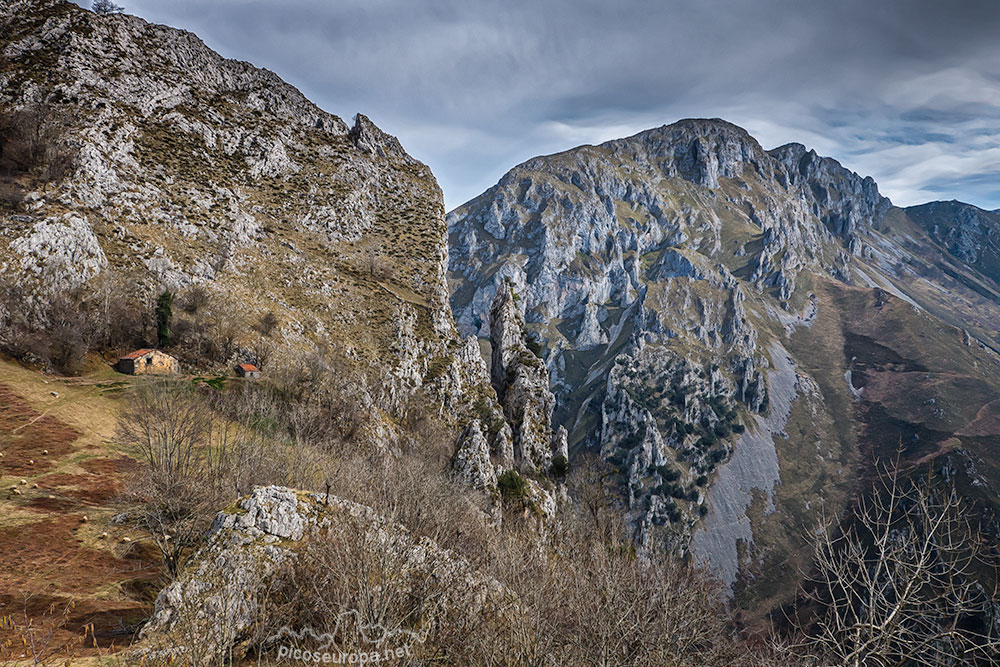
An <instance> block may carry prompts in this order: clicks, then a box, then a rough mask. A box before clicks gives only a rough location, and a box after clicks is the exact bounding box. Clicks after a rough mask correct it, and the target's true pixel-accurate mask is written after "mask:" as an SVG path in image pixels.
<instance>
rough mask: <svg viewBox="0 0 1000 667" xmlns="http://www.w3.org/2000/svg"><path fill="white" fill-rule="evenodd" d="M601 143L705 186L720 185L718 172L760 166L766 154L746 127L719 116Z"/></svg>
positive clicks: (735, 175)
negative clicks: (630, 153) (649, 161)
mask: <svg viewBox="0 0 1000 667" xmlns="http://www.w3.org/2000/svg"><path fill="white" fill-rule="evenodd" d="M604 146H606V147H608V148H610V149H611V150H615V151H621V152H624V153H628V152H632V154H633V156H634V157H637V158H639V159H643V158H645V159H648V160H651V161H653V162H654V163H655V164H657V165H658V166H659V167H660V168H661V169H662V172H663V175H664V176H666V177H668V178H669V177H674V176H680V177H682V178H684V179H687V180H689V181H691V182H692V183H695V184H697V185H699V186H702V187H706V188H717V187H719V177H720V176H721V177H724V178H739V177H740V176H741V175H742V174H743V170H744V169H745V168H747V167H750V168H753V169H759V168H760V167H761V163H762V159H763V158H764V157H765V155H764V151H763V149H761V147H760V144H758V143H757V141H756V139H754V138H753V137H751V136H750V135H749V134H748V133H747V131H746V130H744V129H743V128H741V127H738V126H736V125H733V124H732V123H729V122H726V121H724V120H721V119H718V118H713V119H702V118H690V119H685V120H680V121H677V122H676V123H672V124H670V125H664V126H662V127H658V128H655V129H652V130H647V131H645V132H640V133H639V134H636V135H634V136H632V137H629V138H627V139H621V140H616V141H611V142H608V143H606V144H604Z"/></svg>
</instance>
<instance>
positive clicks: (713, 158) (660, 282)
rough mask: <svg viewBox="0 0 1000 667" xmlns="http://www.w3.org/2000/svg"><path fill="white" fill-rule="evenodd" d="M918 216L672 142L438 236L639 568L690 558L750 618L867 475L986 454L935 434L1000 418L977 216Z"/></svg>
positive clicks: (541, 170) (699, 143)
mask: <svg viewBox="0 0 1000 667" xmlns="http://www.w3.org/2000/svg"><path fill="white" fill-rule="evenodd" d="M921 213H922V212H921V211H915V210H913V209H909V210H907V211H903V210H902V209H898V208H894V207H892V205H891V203H890V202H889V200H888V199H887V198H885V197H883V196H882V195H881V194H880V193H879V192H878V188H877V185H876V184H875V182H874V181H873V180H872V179H871V178H863V177H861V176H859V175H858V174H855V173H853V172H851V171H849V170H848V169H846V168H844V167H843V166H842V165H840V164H839V163H838V162H837V161H836V160H833V159H831V158H824V157H820V156H818V155H817V154H816V153H815V152H814V151H811V150H808V149H806V148H805V147H804V146H802V145H800V144H789V145H786V146H782V147H780V148H776V149H773V150H770V151H766V150H764V149H763V148H762V147H761V146H760V145H759V144H758V142H757V141H756V140H755V139H753V138H752V137H751V136H750V135H749V134H748V133H747V132H745V131H744V130H742V129H741V128H738V127H736V126H734V125H732V124H730V123H726V122H724V121H720V120H684V121H680V122H678V123H674V124H673V125H667V126H664V127H660V128H655V129H652V130H648V131H645V132H641V133H639V134H637V135H635V136H632V137H628V138H625V139H619V140H615V141H609V142H607V143H604V144H601V145H599V146H581V147H579V148H576V149H573V150H570V151H566V152H564V153H559V154H556V155H550V156H545V157H538V158H534V159H531V160H528V161H527V162H525V163H523V164H521V165H519V166H517V167H515V168H514V169H512V170H511V171H510V172H508V173H507V174H506V175H505V176H504V177H503V178H501V180H500V181H499V182H498V183H497V185H495V186H494V187H492V188H490V189H489V190H487V191H486V192H485V193H483V194H482V195H481V196H479V197H477V198H475V199H473V200H472V201H470V202H468V203H466V204H464V205H463V206H460V207H459V208H458V209H456V210H454V211H452V212H451V213H449V214H448V224H449V234H450V239H451V252H450V256H449V270H450V280H451V285H452V296H451V301H452V307H453V309H454V313H455V318H456V320H457V322H458V324H459V328H460V330H461V331H462V332H463V333H466V334H475V335H477V336H479V337H480V338H481V339H487V338H489V339H490V340H491V342H492V344H493V350H494V358H495V359H496V358H497V356H496V355H497V354H498V352H497V349H498V347H499V349H500V360H501V362H502V363H501V365H500V368H501V373H500V375H502V369H503V364H504V363H506V361H507V358H508V356H513V355H507V354H505V353H504V350H505V349H508V348H507V347H505V345H507V343H506V341H508V339H510V338H511V335H510V333H509V332H508V331H507V330H506V328H504V325H501V328H499V329H496V328H495V324H494V322H495V317H493V312H492V311H494V310H495V306H496V303H497V300H500V303H501V305H503V304H504V303H506V301H505V299H504V297H503V290H505V289H507V288H506V287H505V285H507V284H508V283H509V284H510V285H512V289H513V291H514V292H515V293H516V294H517V295H518V297H519V300H520V301H519V302H518V304H517V306H518V308H517V310H518V312H519V313H522V314H523V317H524V321H525V325H524V327H525V329H526V331H527V337H528V339H529V340H531V341H533V344H536V345H537V347H538V350H539V352H540V356H541V358H542V359H543V360H544V361H545V365H546V366H547V368H548V371H549V377H550V388H551V390H552V392H553V394H554V396H555V399H556V406H555V409H554V412H553V415H554V416H553V424H554V425H556V426H557V427H558V426H564V427H565V428H566V429H567V431H568V436H569V446H570V449H571V451H573V450H580V449H591V450H595V451H599V452H600V453H601V455H602V457H603V458H604V459H606V460H607V461H609V462H610V463H611V464H613V465H614V466H615V468H616V469H617V471H618V475H619V476H618V484H619V488H620V489H621V491H622V496H623V499H624V501H625V503H626V505H627V511H628V515H629V518H630V520H631V525H632V526H633V527H634V529H635V537H636V540H637V542H638V543H639V545H640V546H653V545H654V544H655V543H657V542H662V541H665V542H667V543H668V544H670V545H672V546H673V547H675V548H678V549H681V550H686V549H688V548H690V549H692V550H693V551H694V556H695V557H696V559H697V560H699V561H700V562H702V563H704V564H706V565H709V566H710V567H711V568H712V569H713V570H714V571H715V572H716V573H717V574H718V575H719V576H720V577H721V578H722V579H723V580H724V581H725V582H726V583H727V584H730V585H731V587H732V590H733V592H734V593H735V594H737V595H746V599H751V600H755V601H759V599H760V596H761V595H763V596H768V595H776V594H779V593H780V591H781V590H784V589H786V588H787V586H785V585H784V584H783V583H782V578H783V577H784V578H787V577H788V576H790V574H791V573H790V571H789V568H790V567H791V566H790V563H792V562H795V561H796V559H797V558H798V556H797V555H796V554H798V553H799V551H798V550H799V549H800V547H801V545H802V542H803V536H804V534H803V532H802V529H801V528H800V527H801V526H805V525H810V524H811V523H813V522H814V521H815V520H816V519H817V512H818V511H819V508H820V507H822V506H823V505H824V504H830V503H833V504H837V503H844V502H849V500H850V498H851V497H852V495H853V494H854V493H856V492H858V490H859V489H858V487H857V485H856V483H857V480H858V479H859V472H858V471H859V470H860V471H864V470H866V469H867V468H866V466H870V465H871V460H870V456H871V453H872V452H877V453H878V455H879V456H888V455H890V453H889V452H888V449H887V447H889V446H890V445H888V444H887V443H896V442H899V441H900V440H902V441H904V442H907V443H908V444H907V448H908V453H907V456H912V457H913V459H914V460H917V459H920V457H922V456H929V457H931V458H934V457H937V456H939V455H940V454H941V452H943V451H951V450H950V447H952V446H956V447H959V449H961V450H962V451H965V452H966V453H969V454H970V455H972V456H982V455H984V453H985V451H986V449H985V448H987V444H986V443H987V442H988V437H986V435H985V431H984V430H982V429H984V428H985V429H986V430H989V429H990V428H993V429H994V431H995V428H994V427H988V428H987V427H986V422H985V421H984V417H983V414H985V413H978V412H975V413H974V412H973V411H972V410H971V409H969V410H966V409H965V408H959V407H958V405H957V404H954V405H952V407H951V408H948V409H944V410H943V411H942V412H940V413H938V414H937V416H936V417H932V416H931V415H930V413H928V412H927V406H929V405H937V406H940V405H941V401H943V400H948V399H946V398H945V395H944V394H943V393H941V392H943V391H947V392H957V393H961V394H962V395H963V396H964V397H965V399H966V400H968V401H970V403H971V404H972V405H974V406H975V410H977V411H978V410H984V411H985V412H986V413H991V414H992V413H993V411H994V410H995V408H994V407H992V406H994V405H996V404H995V403H993V401H994V400H995V399H996V398H997V397H998V396H1000V385H998V383H997V381H996V379H995V378H994V377H991V375H990V374H991V373H993V372H994V370H995V369H998V368H1000V367H998V365H997V363H998V359H997V357H996V356H995V355H993V354H992V352H991V351H990V347H991V345H995V342H994V341H995V336H996V328H995V326H994V327H992V330H991V327H990V325H989V323H988V322H989V321H990V320H992V321H993V322H994V323H995V322H996V321H1000V296H998V294H1000V293H998V292H996V283H995V278H994V277H991V276H989V275H988V274H989V271H988V270H986V271H984V270H983V267H984V266H990V264H989V262H991V261H992V258H993V254H991V253H992V252H993V249H992V246H991V241H990V239H992V238H993V237H992V235H991V234H992V232H991V231H990V230H991V229H992V226H990V225H987V224H984V222H983V221H988V220H991V218H990V217H989V216H990V215H991V214H989V213H988V212H985V211H983V212H981V213H978V214H977V215H976V216H975V220H973V216H970V215H965V216H964V217H963V216H962V215H961V214H957V215H954V216H952V220H953V222H947V223H946V222H945V221H943V220H942V216H941V215H938V216H936V220H937V222H936V223H933V224H932V223H930V222H928V221H927V220H925V219H923V218H921ZM925 217H926V216H925ZM935 224H936V225H937V226H936V227H935ZM935 239H936V240H935ZM946 294H947V295H949V296H948V297H946V296H945V295H946ZM963 329H967V331H966V332H964V333H963ZM917 341H923V344H922V345H921V344H919V343H917ZM498 343H499V345H498ZM932 350H934V351H933V352H932ZM494 368H495V369H496V368H497V364H496V363H494ZM918 369H920V372H923V373H924V375H923V376H921V377H922V378H923V380H922V381H923V382H925V383H926V382H930V384H928V385H926V387H930V386H933V387H936V388H935V389H927V388H925V389H923V390H921V392H919V393H920V397H919V398H918V396H917V394H914V393H913V392H912V389H913V385H912V384H911V382H916V381H917V378H916V376H907V374H908V373H914V372H917V371H918ZM872 373H874V375H871V374H872ZM875 376H878V378H879V379H878V380H877V381H876V382H875V384H871V383H870V382H869V378H870V377H875ZM904 376H906V377H904ZM890 378H892V379H890ZM960 378H961V379H960ZM497 380H498V375H497V374H496V373H494V375H493V381H494V386H496V384H497ZM959 386H963V387H965V389H961V390H960V389H959ZM973 386H974V387H976V389H971V388H972V387H973ZM904 387H909V389H905V388H904ZM945 387H948V388H949V389H947V390H945ZM927 392H930V393H933V394H934V396H933V397H932V396H930V394H927ZM924 394H927V395H924ZM920 401H932V402H931V403H927V404H926V405H924V404H920ZM887 413H888V414H891V418H887V416H886V415H887ZM977 414H978V415H979V416H976V415H977ZM928 420H930V421H928ZM990 423H992V422H990ZM972 424H976V426H975V427H973V426H972ZM970 429H971V430H970ZM991 432H992V431H991ZM955 434H964V435H961V436H960V437H959V439H958V440H951V439H949V438H952V437H953V436H954V435H955ZM991 437H992V436H991ZM984 438H985V439H984ZM945 443H949V444H945ZM862 452H868V454H867V456H868V457H869V458H867V459H866V458H865V456H866V455H863V454H862ZM975 452H978V454H977V453H975ZM946 458H947V457H946V456H944V457H942V458H938V459H936V460H937V462H938V465H942V466H951V465H952V464H951V463H947V462H946ZM861 474H862V475H863V474H864V473H863V472H862V473H861ZM976 488H978V487H976V485H975V484H972V483H970V486H969V493H970V497H972V496H975V497H977V498H979V499H980V501H983V502H992V501H986V500H985V499H986V497H985V496H981V495H978V491H976ZM754 604H756V602H755V603H754Z"/></svg>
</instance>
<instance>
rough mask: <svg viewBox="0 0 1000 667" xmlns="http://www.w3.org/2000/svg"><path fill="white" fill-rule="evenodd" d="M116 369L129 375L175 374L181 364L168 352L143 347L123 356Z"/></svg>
mask: <svg viewBox="0 0 1000 667" xmlns="http://www.w3.org/2000/svg"><path fill="white" fill-rule="evenodd" d="M115 369H116V370H117V371H118V372H119V373H126V374H128V375H174V374H176V373H177V372H178V371H179V370H180V365H179V364H178V363H177V360H176V359H174V358H173V357H171V356H170V355H169V354H167V353H166V352H160V351H159V350H147V349H142V350H136V351H135V352H131V353H129V354H126V355H125V356H123V357H121V358H120V359H119V360H118V363H117V364H115Z"/></svg>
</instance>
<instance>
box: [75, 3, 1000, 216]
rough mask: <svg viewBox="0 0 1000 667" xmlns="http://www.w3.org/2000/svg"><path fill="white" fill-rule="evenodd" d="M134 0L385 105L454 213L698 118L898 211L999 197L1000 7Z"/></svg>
mask: <svg viewBox="0 0 1000 667" xmlns="http://www.w3.org/2000/svg"><path fill="white" fill-rule="evenodd" d="M79 4H82V5H85V6H89V4H90V2H89V1H88V0H79ZM121 4H124V5H125V8H126V10H127V11H128V12H129V13H132V14H136V15H139V16H142V17H143V18H145V19H147V20H149V21H154V22H157V23H166V24H168V25H172V26H176V27H180V28H185V29H187V30H191V31H193V32H195V33H197V34H198V35H199V36H200V37H201V38H202V39H204V40H205V42H206V43H208V45H209V46H211V47H212V48H214V49H216V50H217V51H219V52H221V53H222V54H223V55H225V56H229V57H234V58H240V59H243V60H248V61H250V62H252V63H254V64H255V65H258V66H261V67H267V68H268V69H271V70H273V71H275V72H277V73H278V74H279V75H281V76H282V77H283V78H284V79H286V80H287V81H289V82H290V83H292V84H294V85H296V86H297V87H298V88H300V89H301V90H302V91H303V92H304V93H305V94H306V95H307V96H308V97H310V98H311V99H312V100H314V101H315V102H316V103H317V104H319V105H320V106H321V107H323V108H324V109H326V110H327V111H330V112H331V113H334V114H337V115H339V116H341V117H343V118H344V119H345V120H348V122H349V121H350V119H351V117H353V115H354V114H355V113H356V112H358V111H360V112H362V113H364V114H366V115H368V116H369V117H371V118H372V120H373V121H375V123H376V124H377V125H379V126H380V127H382V128H383V129H384V130H386V131H387V132H390V133H392V134H394V135H396V136H398V137H399V138H400V140H401V141H402V143H403V146H404V147H405V148H406V149H407V150H408V151H409V152H410V153H411V154H413V155H414V156H416V157H417V158H419V159H421V160H423V161H424V162H427V163H428V164H429V165H430V166H431V168H432V169H433V170H434V173H435V175H436V176H437V178H438V180H439V181H440V183H441V186H442V188H443V189H444V192H445V203H446V205H447V207H448V208H449V209H451V208H453V207H455V206H457V205H459V204H461V203H463V202H464V201H466V200H467V199H470V198H472V197H474V196H476V195H477V194H479V193H480V192H482V191H483V190H485V189H486V188H488V187H489V186H490V185H492V184H493V183H495V182H496V181H497V180H498V179H499V177H500V176H502V175H503V173H504V172H506V171H507V170H508V169H509V168H510V167H512V166H514V165H515V164H517V163H519V162H522V161H524V160H525V159H527V158H529V157H532V156H535V155H539V154H545V153H553V152H556V151H560V150H564V149H567V148H571V147H573V146H577V145H579V144H583V143H598V142H601V141H604V140H607V139H612V138H617V137H621V136H627V135H629V134H633V133H635V132H638V131H641V130H644V129H647V128H650V127H655V126H658V125H663V124H666V123H671V122H673V121H675V120H678V119H680V118H686V117H720V118H725V119H726V120H729V121H732V122H734V123H736V124H738V125H741V126H743V127H745V128H746V129H747V130H749V131H750V132H751V134H753V135H754V136H755V137H757V139H758V140H760V142H761V143H762V144H763V145H764V147H765V148H773V147H775V146H778V145H780V144H783V143H787V142H789V141H798V142H801V143H804V144H806V145H807V146H810V147H812V148H815V149H816V150H817V151H818V152H819V153H820V154H822V155H829V156H831V157H835V158H837V159H839V160H840V161H841V162H842V163H843V164H844V165H845V166H847V167H849V168H851V169H853V170H855V171H858V172H860V173H861V174H864V175H871V176H873V177H874V178H875V179H876V180H877V181H878V183H879V186H880V188H881V190H882V192H883V193H884V194H886V195H887V196H889V197H890V198H891V199H892V200H893V202H894V203H896V204H899V205H910V204H917V203H923V202H925V201H928V200H932V199H960V200H963V201H967V202H970V203H974V204H977V205H979V206H982V207H984V208H989V209H995V208H998V207H1000V1H998V0H982V1H970V0H953V1H952V2H943V1H941V0H753V1H750V0H685V1H684V2H677V1H673V0H666V1H660V2H648V1H640V0H630V1H621V0H619V1H614V0H602V1H595V0H270V1H265V0H169V1H166V0H121Z"/></svg>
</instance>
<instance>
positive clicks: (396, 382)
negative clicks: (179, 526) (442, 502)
mask: <svg viewBox="0 0 1000 667" xmlns="http://www.w3.org/2000/svg"><path fill="white" fill-rule="evenodd" d="M0 55H2V57H0V61H2V63H3V66H2V67H0V112H2V113H4V114H7V113H22V112H32V113H33V112H34V111H33V110H35V109H39V108H40V109H42V110H43V114H44V118H43V120H44V121H45V123H46V127H53V128H58V137H57V138H55V139H53V141H54V142H55V144H56V145H58V146H59V147H63V148H64V149H65V150H67V151H71V152H72V155H73V156H74V162H75V169H74V170H73V171H72V174H71V175H70V176H67V177H65V178H62V179H61V180H53V181H50V182H34V181H33V182H27V181H25V183H24V187H25V188H27V192H25V196H24V202H23V203H22V204H21V209H22V210H20V211H17V212H9V211H0V280H2V281H3V282H4V283H5V284H8V285H11V286H17V287H18V288H19V289H21V290H22V292H23V293H24V294H25V295H27V297H28V298H30V299H31V300H32V302H35V303H37V302H40V301H42V302H44V301H45V300H46V299H47V298H49V296H50V295H51V294H54V293H59V292H65V291H67V290H70V289H73V288H78V287H80V288H83V290H84V291H86V290H87V289H88V288H90V287H92V286H93V285H94V284H96V281H98V280H101V281H105V282H102V284H116V285H123V286H127V287H128V289H129V290H134V291H136V292H137V294H138V297H139V298H140V300H141V301H144V302H147V303H150V302H152V300H153V295H154V294H155V293H157V292H158V291H159V290H162V289H163V288H169V289H172V290H174V291H178V292H180V293H182V294H183V292H184V291H185V290H187V289H189V288H191V287H192V286H195V285H198V286H201V287H203V288H205V289H207V290H208V292H209V293H210V294H212V295H213V296H214V297H216V298H217V299H219V300H220V301H221V303H223V304H225V312H226V317H227V318H228V322H227V324H229V325H231V327H232V328H233V329H234V330H235V331H238V332H240V331H242V332H243V333H242V334H239V335H238V336H237V339H236V341H235V342H236V348H237V351H238V349H239V347H240V346H243V347H244V348H248V346H250V345H252V341H253V340H254V334H252V332H251V330H250V329H251V326H252V325H253V324H255V323H256V322H257V321H258V320H259V318H260V317H261V315H262V314H263V313H266V312H272V313H274V314H275V315H276V317H277V321H278V322H279V323H280V326H279V327H278V328H277V329H276V330H275V332H274V336H275V337H276V338H277V339H278V340H279V341H280V343H281V344H282V346H283V349H282V351H283V352H299V351H301V352H303V353H310V351H311V350H314V349H316V348H317V347H320V348H324V349H328V350H334V351H335V352H336V353H337V356H338V358H340V359H342V360H343V363H344V364H346V365H347V366H348V368H349V370H350V371H351V374H352V375H353V376H356V377H357V378H358V381H357V382H356V388H357V394H358V395H359V400H360V402H361V403H362V404H364V405H367V406H370V407H372V408H375V409H372V410H370V411H369V412H370V414H372V415H378V414H379V412H380V411H384V412H387V413H390V414H392V413H398V411H399V410H400V409H401V408H402V406H405V405H406V403H407V401H408V400H410V398H411V397H412V396H413V395H414V393H415V392H417V391H418V390H426V391H427V392H429V393H430V394H431V395H433V396H434V397H435V402H436V403H439V404H441V405H442V406H443V409H442V416H444V417H446V418H448V419H450V420H454V421H455V422H456V426H459V427H461V426H464V424H465V423H467V421H468V419H469V418H470V417H469V415H468V414H467V413H468V408H469V406H472V405H475V404H476V403H477V401H479V400H480V399H482V400H492V399H489V393H490V392H489V384H488V382H489V380H488V375H486V374H484V372H483V368H482V366H481V364H477V363H475V360H474V359H473V356H478V353H476V354H475V355H472V356H470V355H469V354H468V353H467V352H468V350H466V349H465V348H463V342H462V341H461V339H460V338H459V337H458V335H457V334H456V330H455V326H454V322H453V319H452V316H451V312H450V307H449V304H448V289H447V284H446V268H447V266H446V264H447V252H448V251H447V231H446V225H445V221H444V211H443V206H442V197H441V191H440V189H439V188H438V185H437V183H436V182H435V179H434V177H433V175H432V174H431V172H430V170H429V169H428V168H427V166H426V165H424V164H422V163H420V162H418V161H417V160H415V159H413V158H412V157H411V156H409V155H408V154H407V153H406V152H405V151H404V150H403V148H402V146H400V144H399V142H398V141H397V140H396V139H395V138H393V137H391V136H389V135H388V134H386V133H385V132H383V131H382V130H380V129H379V128H378V127H376V126H375V125H374V124H373V123H372V122H371V121H370V120H369V119H368V118H366V117H365V116H363V115H360V114H359V115H358V116H357V117H356V118H355V119H354V122H353V124H352V125H349V124H347V123H345V122H344V121H343V120H341V119H340V118H339V117H337V116H334V115H332V114H330V113H327V112H325V111H323V110H322V109H320V108H318V107H317V106H316V105H314V104H313V103H312V102H310V101H309V100H307V99H306V98H305V97H304V96H303V95H302V94H301V93H300V92H299V91H298V90H296V89H295V88H294V87H292V86H290V85H289V84H287V83H285V82H284V81H282V80H281V79H280V78H279V77H278V76H277V75H275V74H274V73H272V72H269V71H266V70H262V69H258V68H256V67H253V66H252V65H250V64H248V63H245V62H238V61H234V60H227V59H225V58H223V57H221V56H220V55H219V54H217V53H215V52H213V51H212V50H211V49H209V48H208V47H207V46H205V44H204V43H202V41H201V40H200V39H198V38H197V37H196V36H195V35H192V34H190V33H187V32H184V31H181V30H176V29H173V28H169V27H166V26H159V25H152V24H149V23H146V22H145V21H143V20H141V19H139V18H136V17H133V16H128V15H124V14H118V15H110V16H98V15H95V14H93V13H91V12H88V11H86V10H84V9H81V8H80V7H79V6H78V5H76V4H72V3H70V2H65V1H64V0H14V1H13V2H5V3H2V4H0ZM123 289H124V288H123ZM115 296H116V297H120V296H123V295H122V294H116V295H115ZM128 296H131V294H129V295H128ZM2 325H3V322H2V321H0V332H2V329H3V326H2ZM0 335H2V333H0ZM473 348H475V343H473ZM237 356H238V354H236V353H234V356H233V358H234V359H236V357H237ZM275 356H277V357H283V356H284V355H283V354H277V355H275ZM345 370H347V369H345ZM370 426H371V428H370V429H369V431H368V432H369V433H370V434H383V435H384V434H389V435H392V433H393V432H394V428H393V426H392V424H391V423H390V422H385V423H373V424H371V425H370ZM372 439H373V440H375V439H376V438H375V437H374V435H373V436H372Z"/></svg>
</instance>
